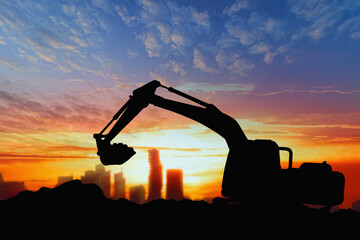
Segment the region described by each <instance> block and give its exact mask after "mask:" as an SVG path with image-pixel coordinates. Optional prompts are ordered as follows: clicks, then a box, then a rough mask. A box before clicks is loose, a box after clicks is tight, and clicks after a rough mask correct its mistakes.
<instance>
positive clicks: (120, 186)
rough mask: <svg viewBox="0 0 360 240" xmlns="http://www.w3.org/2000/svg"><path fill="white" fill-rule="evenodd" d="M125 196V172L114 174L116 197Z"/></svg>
mask: <svg viewBox="0 0 360 240" xmlns="http://www.w3.org/2000/svg"><path fill="white" fill-rule="evenodd" d="M119 198H125V178H124V173H123V171H122V170H121V172H118V173H115V174H114V199H119Z"/></svg>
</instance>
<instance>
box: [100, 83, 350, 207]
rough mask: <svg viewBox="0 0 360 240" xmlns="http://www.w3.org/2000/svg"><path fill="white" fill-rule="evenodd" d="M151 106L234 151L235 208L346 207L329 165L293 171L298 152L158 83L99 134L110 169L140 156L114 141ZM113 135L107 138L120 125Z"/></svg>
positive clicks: (229, 172)
mask: <svg viewBox="0 0 360 240" xmlns="http://www.w3.org/2000/svg"><path fill="white" fill-rule="evenodd" d="M158 87H163V88H165V89H167V90H168V91H169V92H172V93H174V94H177V95H179V96H182V97H184V98H186V99H189V100H191V101H193V102H195V103H196V104H198V105H200V106H196V105H191V104H186V103H181V102H177V101H173V100H170V99H165V98H162V97H160V96H158V95H156V94H155V91H156V89H157V88H158ZM149 104H152V105H154V106H157V107H159V108H163V109H166V110H169V111H172V112H175V113H178V114H180V115H183V116H185V117H188V118H190V119H192V120H194V121H196V122H199V123H201V124H203V125H205V126H206V127H208V128H210V129H211V130H213V131H214V132H216V133H218V134H219V135H220V136H222V137H223V138H224V139H225V140H226V143H227V145H228V148H229V153H228V156H227V160H226V164H225V169H224V175H223V182H222V191H221V194H222V196H223V197H224V198H225V199H229V201H232V202H250V201H253V200H256V199H257V200H258V199H264V198H265V199H267V200H268V199H272V202H282V203H284V202H285V203H289V202H290V203H300V204H303V203H306V204H317V205H325V206H334V205H338V204H341V203H342V202H343V195H344V184H345V178H344V176H343V174H342V173H340V172H336V171H332V169H331V166H330V165H329V164H327V163H326V162H324V163H303V164H302V165H301V166H300V167H299V168H293V167H292V161H293V152H292V150H291V149H290V148H288V147H279V146H278V144H277V143H276V142H274V141H272V140H259V139H258V140H249V139H247V137H246V135H245V133H244V132H243V130H242V129H241V127H240V126H239V124H238V122H237V121H236V120H235V119H233V118H232V117H230V116H228V115H226V114H224V113H222V112H221V111H220V110H219V109H217V108H216V107H215V106H214V105H212V104H209V103H206V102H203V101H202V100H200V99H197V98H194V97H192V96H190V95H188V94H186V93H183V92H180V91H178V90H176V89H174V88H171V87H170V88H168V87H165V86H163V85H161V84H160V82H159V81H157V80H153V81H151V82H149V83H147V84H145V85H144V86H142V87H140V88H138V89H136V90H134V91H133V95H132V96H130V99H129V100H128V101H127V102H126V103H125V104H124V105H123V107H121V109H120V110H119V111H118V112H117V113H116V114H115V115H114V117H113V119H112V120H111V121H110V122H109V123H108V124H107V125H106V126H105V128H104V129H103V130H102V131H101V132H100V133H96V134H94V138H95V140H96V143H97V147H98V153H97V154H98V155H99V156H100V160H101V162H102V163H103V164H104V165H114V164H123V163H125V162H126V161H127V160H129V159H130V158H131V157H132V156H133V155H134V154H135V151H134V149H133V148H132V147H128V146H127V145H125V144H122V143H114V144H111V141H112V139H113V138H114V137H115V136H116V135H117V134H118V133H119V132H120V131H121V130H122V129H123V128H125V127H126V125H127V124H128V123H129V122H130V121H132V119H133V118H135V117H136V116H137V114H139V113H140V112H141V111H142V109H144V108H146V107H147V106H148V105H149ZM115 120H117V121H116V123H115V124H114V126H113V127H112V129H111V130H110V131H109V132H108V133H107V134H103V133H104V132H105V130H106V129H107V128H108V127H109V126H110V125H111V124H112V123H113V122H114V121H115ZM280 151H287V152H288V155H289V163H288V166H287V168H283V167H282V166H281V165H280Z"/></svg>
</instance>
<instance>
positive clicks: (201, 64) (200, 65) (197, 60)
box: [193, 48, 217, 73]
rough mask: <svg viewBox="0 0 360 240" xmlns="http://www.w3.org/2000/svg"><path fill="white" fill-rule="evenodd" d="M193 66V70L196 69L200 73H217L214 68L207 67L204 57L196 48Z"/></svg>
mask: <svg viewBox="0 0 360 240" xmlns="http://www.w3.org/2000/svg"><path fill="white" fill-rule="evenodd" d="M193 64H194V68H197V69H199V70H200V71H202V72H206V73H217V70H216V69H215V68H212V67H210V66H208V64H207V63H206V61H205V57H204V55H203V54H202V53H201V52H200V50H198V49H197V48H194V58H193Z"/></svg>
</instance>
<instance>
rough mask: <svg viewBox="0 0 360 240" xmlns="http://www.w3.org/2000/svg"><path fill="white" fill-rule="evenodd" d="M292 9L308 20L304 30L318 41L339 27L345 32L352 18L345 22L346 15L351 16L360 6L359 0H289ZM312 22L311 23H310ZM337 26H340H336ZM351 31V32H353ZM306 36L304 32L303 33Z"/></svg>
mask: <svg viewBox="0 0 360 240" xmlns="http://www.w3.org/2000/svg"><path fill="white" fill-rule="evenodd" d="M288 4H289V6H290V8H291V11H292V12H293V13H294V14H295V15H297V16H299V17H301V18H302V19H303V20H305V21H306V24H304V25H303V26H304V30H303V31H304V32H305V34H306V36H308V37H310V39H312V40H315V41H318V40H320V39H321V38H323V37H325V36H326V35H328V34H330V33H332V32H333V31H334V29H337V33H338V34H339V33H341V32H343V30H344V29H345V28H347V26H348V25H352V23H351V22H352V20H350V19H351V18H350V19H347V20H346V21H345V22H344V19H346V18H344V16H351V15H353V14H352V13H353V12H354V11H355V10H356V9H358V8H359V7H360V4H359V2H358V1H346V2H342V1H340V2H337V1H330V2H328V1H306V0H301V1H289V2H288ZM308 23H310V25H308ZM335 26H338V27H336V28H334V27H335ZM358 27H359V25H358ZM353 32H354V30H353V31H350V34H351V33H353ZM303 36H304V34H303Z"/></svg>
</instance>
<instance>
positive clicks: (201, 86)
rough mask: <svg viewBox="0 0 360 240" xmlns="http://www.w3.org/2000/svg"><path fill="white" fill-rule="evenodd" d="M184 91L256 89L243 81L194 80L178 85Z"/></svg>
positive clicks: (247, 90) (239, 90)
mask: <svg viewBox="0 0 360 240" xmlns="http://www.w3.org/2000/svg"><path fill="white" fill-rule="evenodd" d="M176 88H177V89H179V90H182V91H196V92H197V91H200V92H211V93H215V92H217V91H224V92H251V91H252V90H253V89H254V85H251V84H243V83H205V82H196V83H195V82H194V83H191V82H189V83H184V84H181V85H180V86H177V87H176Z"/></svg>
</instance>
